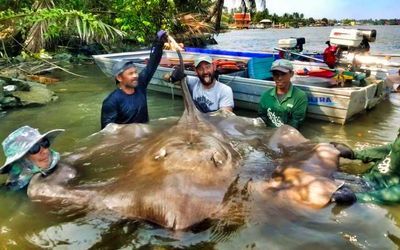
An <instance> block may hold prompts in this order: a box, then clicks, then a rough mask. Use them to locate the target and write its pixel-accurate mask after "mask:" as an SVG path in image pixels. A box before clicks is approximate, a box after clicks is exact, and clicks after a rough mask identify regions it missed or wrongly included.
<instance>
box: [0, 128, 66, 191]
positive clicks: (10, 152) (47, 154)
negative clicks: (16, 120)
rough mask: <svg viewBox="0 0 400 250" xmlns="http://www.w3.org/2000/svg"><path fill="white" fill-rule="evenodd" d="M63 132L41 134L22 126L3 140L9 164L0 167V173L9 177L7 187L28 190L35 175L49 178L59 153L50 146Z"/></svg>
mask: <svg viewBox="0 0 400 250" xmlns="http://www.w3.org/2000/svg"><path fill="white" fill-rule="evenodd" d="M63 131H64V130H63V129H55V130H51V131H49V132H47V133H44V134H40V132H39V131H38V130H37V129H34V128H31V127H29V126H23V127H21V128H18V129H17V130H15V131H14V132H12V133H11V134H10V135H8V136H7V138H6V139H4V141H3V143H2V146H3V151H4V154H5V156H6V162H5V163H4V164H3V165H2V166H1V167H0V173H1V174H8V179H7V183H6V185H7V187H8V188H9V189H11V190H19V189H22V188H25V187H26V186H27V185H28V184H29V181H30V180H31V178H32V177H33V175H35V174H37V173H40V174H43V175H48V174H50V173H51V172H52V170H54V168H55V166H56V165H57V163H58V161H59V160H60V154H59V153H57V152H56V151H54V150H52V149H50V145H51V143H52V142H53V140H54V139H55V137H56V136H57V135H58V134H60V133H61V132H63Z"/></svg>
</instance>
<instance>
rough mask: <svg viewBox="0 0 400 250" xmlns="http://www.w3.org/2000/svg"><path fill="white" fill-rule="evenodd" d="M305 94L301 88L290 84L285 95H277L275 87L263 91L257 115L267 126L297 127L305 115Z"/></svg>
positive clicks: (306, 103) (306, 101)
mask: <svg viewBox="0 0 400 250" xmlns="http://www.w3.org/2000/svg"><path fill="white" fill-rule="evenodd" d="M307 106H308V100H307V95H306V93H305V92H304V91H302V90H301V89H299V88H297V87H295V86H293V85H290V88H289V91H288V92H287V93H286V95H285V96H282V97H278V96H277V94H276V88H272V89H270V90H267V91H266V92H264V94H263V95H262V96H261V99H260V103H259V106H258V115H259V116H260V117H261V118H262V119H263V121H264V122H265V124H266V125H267V126H269V127H280V126H282V125H283V124H288V125H290V126H292V127H295V128H298V127H299V126H300V124H301V123H302V122H303V121H304V119H305V117H306V111H307Z"/></svg>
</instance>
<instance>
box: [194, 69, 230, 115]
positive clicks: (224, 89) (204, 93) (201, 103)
mask: <svg viewBox="0 0 400 250" xmlns="http://www.w3.org/2000/svg"><path fill="white" fill-rule="evenodd" d="M187 84H188V86H189V91H190V94H191V95H192V99H193V101H194V104H195V105H196V107H197V108H198V109H199V110H200V111H201V112H203V113H207V112H213V111H217V110H219V109H220V108H226V107H231V108H233V106H234V104H233V92H232V89H231V87H229V86H228V85H225V84H223V83H221V82H218V81H215V84H214V86H213V87H212V88H211V89H206V88H204V87H203V85H202V84H201V82H200V79H199V78H198V77H195V76H188V77H187Z"/></svg>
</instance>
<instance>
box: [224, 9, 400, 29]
mask: <svg viewBox="0 0 400 250" xmlns="http://www.w3.org/2000/svg"><path fill="white" fill-rule="evenodd" d="M247 11H248V12H249V13H251V17H252V18H251V21H252V23H253V24H257V23H259V22H260V21H261V20H263V19H269V20H271V22H273V23H275V24H284V25H287V26H291V27H300V26H332V25H335V24H341V25H356V24H357V25H363V24H366V25H400V19H379V20H377V19H375V20H373V19H368V20H355V19H343V20H335V19H333V20H328V19H327V18H321V19H314V18H312V17H309V18H306V17H304V14H302V13H298V12H294V13H292V14H290V13H285V14H283V15H282V16H278V15H277V14H276V13H273V14H271V13H269V10H268V9H267V8H266V9H265V10H263V11H256V10H255V8H252V7H250V8H249V10H247ZM237 12H243V9H242V8H241V7H239V8H235V9H231V10H230V11H229V12H228V10H227V9H225V10H224V15H226V18H225V20H228V21H229V23H234V19H233V14H234V13H237Z"/></svg>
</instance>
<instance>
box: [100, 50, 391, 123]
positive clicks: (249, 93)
mask: <svg viewBox="0 0 400 250" xmlns="http://www.w3.org/2000/svg"><path fill="white" fill-rule="evenodd" d="M196 54H197V53H188V52H186V53H183V58H184V59H187V60H191V59H194V57H195V56H196ZM211 56H212V57H218V58H221V57H223V58H231V59H232V58H235V59H237V58H238V57H231V56H221V55H215V56H213V55H211ZM93 57H94V59H95V62H96V64H97V65H98V66H99V68H100V69H101V70H102V71H103V72H104V73H105V74H106V75H108V76H111V68H112V65H113V64H114V63H115V62H116V61H119V60H132V59H145V58H148V57H149V51H137V52H129V53H115V54H105V55H95V56H93ZM163 57H165V58H174V57H176V54H175V52H174V51H164V55H163ZM239 59H240V60H248V59H249V58H245V57H240V58H239ZM136 66H137V67H138V69H139V70H141V69H143V68H144V67H145V64H141V63H136ZM172 70H173V69H171V68H168V67H162V66H159V67H158V68H157V71H156V72H155V74H154V76H153V78H152V80H151V82H150V84H149V87H148V88H149V89H150V90H153V91H157V92H162V93H166V94H173V95H179V96H181V95H182V93H181V91H180V87H179V86H176V85H173V84H171V83H168V82H166V81H165V80H164V79H163V76H164V74H166V73H169V72H171V71H172ZM186 74H188V75H194V74H195V73H194V72H192V71H186ZM240 75H241V74H240V73H238V74H237V75H235V73H234V74H230V75H220V76H219V81H220V82H223V83H225V84H227V85H228V86H230V87H231V88H232V90H233V96H234V100H235V107H238V108H243V109H249V110H254V111H257V109H258V103H259V100H260V97H261V95H262V94H263V93H264V92H265V91H267V90H268V89H270V88H273V87H274V86H275V83H274V82H273V81H268V80H257V79H250V78H246V77H242V76H240ZM294 85H296V86H298V87H299V88H300V89H302V90H303V91H305V92H306V93H307V96H308V102H309V106H308V110H307V116H308V117H311V118H315V119H319V120H324V121H329V122H334V123H339V124H345V123H346V122H348V121H350V120H351V119H352V118H354V117H355V116H356V115H357V114H360V113H363V112H365V111H366V110H368V109H371V108H373V107H374V106H376V105H377V104H378V103H379V102H380V101H382V100H383V99H385V98H386V97H387V94H388V93H389V92H390V91H389V88H388V87H387V86H386V84H385V81H382V80H375V81H373V82H372V81H371V82H370V84H368V85H367V86H365V87H349V88H327V87H320V86H307V85H304V84H297V83H296V82H295V83H294Z"/></svg>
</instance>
